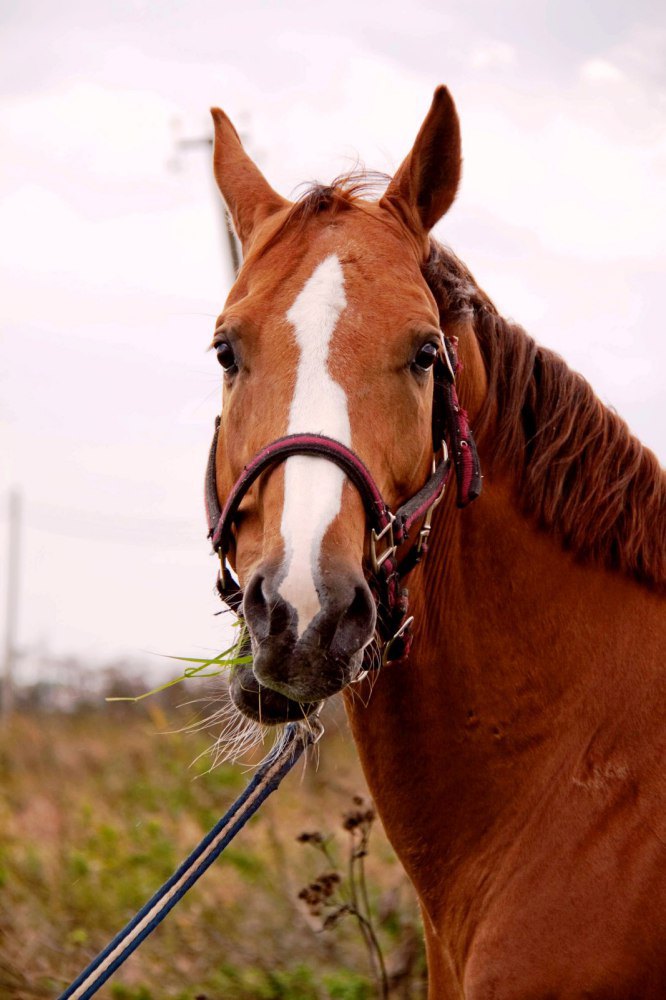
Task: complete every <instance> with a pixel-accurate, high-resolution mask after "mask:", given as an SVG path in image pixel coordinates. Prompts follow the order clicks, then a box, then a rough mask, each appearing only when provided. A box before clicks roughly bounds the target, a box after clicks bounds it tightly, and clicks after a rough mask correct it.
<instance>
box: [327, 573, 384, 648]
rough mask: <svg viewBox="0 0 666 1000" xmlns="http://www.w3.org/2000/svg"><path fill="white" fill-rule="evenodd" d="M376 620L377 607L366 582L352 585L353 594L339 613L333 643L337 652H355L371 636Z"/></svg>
mask: <svg viewBox="0 0 666 1000" xmlns="http://www.w3.org/2000/svg"><path fill="white" fill-rule="evenodd" d="M376 620H377V608H376V606H375V602H374V599H373V597H372V594H371V593H370V588H369V587H368V585H367V583H365V582H364V583H362V584H358V585H357V586H356V587H354V596H353V597H352V600H351V602H350V604H349V605H348V607H347V609H346V611H345V612H344V613H343V614H342V615H341V617H340V620H339V622H338V627H337V630H336V633H335V639H334V645H335V646H336V647H337V649H338V651H339V652H345V653H347V654H348V655H351V654H353V653H355V652H356V651H357V650H359V649H361V647H363V646H365V645H366V643H367V642H368V641H369V640H370V639H371V638H372V635H373V632H374V631H375V623H376Z"/></svg>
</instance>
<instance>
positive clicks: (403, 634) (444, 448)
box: [205, 337, 481, 669]
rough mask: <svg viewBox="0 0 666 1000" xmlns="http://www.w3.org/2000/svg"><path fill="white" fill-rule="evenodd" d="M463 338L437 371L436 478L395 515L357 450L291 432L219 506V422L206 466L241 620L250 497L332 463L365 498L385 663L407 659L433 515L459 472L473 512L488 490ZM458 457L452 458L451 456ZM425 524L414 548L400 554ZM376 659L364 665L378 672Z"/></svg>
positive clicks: (461, 493)
mask: <svg viewBox="0 0 666 1000" xmlns="http://www.w3.org/2000/svg"><path fill="white" fill-rule="evenodd" d="M456 346H457V340H456V338H453V337H451V338H448V337H444V351H443V353H442V354H440V355H438V356H437V359H436V361H435V365H434V367H433V375H434V390H433V408H432V413H433V419H432V428H433V456H434V457H433V472H432V475H431V476H430V478H429V479H428V480H427V482H426V483H425V485H424V486H422V487H421V489H420V490H419V491H418V492H417V493H415V494H414V496H412V497H411V498H410V499H409V500H407V502H406V503H404V504H403V505H402V506H401V507H399V508H398V509H397V510H396V511H395V512H394V511H391V509H390V508H389V507H388V506H387V505H386V504H385V503H384V500H383V498H382V495H381V492H380V490H379V488H378V487H377V484H376V483H375V481H374V479H373V477H372V475H371V474H370V472H369V471H368V469H367V468H366V467H365V465H364V464H363V462H362V461H361V459H360V458H359V457H358V455H356V454H355V453H354V452H353V451H352V450H351V449H350V448H347V446H346V445H344V444H342V443H341V442H340V441H335V440H333V438H329V437H325V436H324V435H323V434H289V435H287V436H286V437H281V438H278V439H277V440H276V441H272V442H271V443H270V444H267V445H266V446H265V447H264V448H262V449H261V451H259V452H258V453H257V454H256V455H255V456H254V458H253V459H252V460H251V461H250V462H248V464H247V465H246V466H245V468H244V469H243V471H242V472H241V474H240V476H239V477H238V479H237V480H236V482H235V484H234V486H233V488H232V490H231V493H230V494H229V496H228V497H227V500H226V503H225V504H224V507H222V508H220V504H219V501H218V494H217V481H216V475H215V456H216V452H217V440H218V435H219V427H220V418H219V417H218V418H217V419H216V421H215V433H214V435H213V442H212V444H211V448H210V453H209V456H208V465H207V468H206V484H205V499H206V518H207V521H208V537H209V538H210V539H211V540H212V544H213V550H214V552H216V553H217V555H218V556H219V559H220V567H221V569H220V573H219V574H218V579H217V589H218V592H219V594H220V597H221V598H222V600H223V601H224V602H225V604H227V605H228V606H229V607H230V608H231V609H232V610H233V611H235V612H236V614H238V615H239V616H241V615H242V608H241V605H242V602H243V591H242V588H241V587H240V585H239V584H238V583H237V581H236V580H235V579H234V577H233V575H232V573H231V571H230V569H229V564H228V562H227V553H228V551H229V548H230V544H231V542H232V537H233V528H234V525H235V522H236V518H237V515H238V509H239V506H240V503H241V501H242V499H243V497H244V496H245V495H246V493H247V492H248V490H249V489H250V487H251V486H252V484H253V483H254V482H255V481H256V480H257V479H258V478H259V476H260V475H261V474H262V473H263V472H266V471H267V470H268V469H271V468H273V467H275V466H276V465H279V464H280V463H282V462H284V461H286V459H288V458H291V457H292V456H293V455H311V456H315V457H317V458H325V459H328V461H330V462H333V463H334V464H335V465H337V466H339V467H340V468H341V469H342V471H343V472H344V473H345V475H346V476H347V478H348V479H349V480H350V482H351V483H352V484H353V485H354V487H355V488H356V489H357V491H358V493H359V494H360V497H361V500H362V501H363V506H364V508H365V512H366V518H367V521H368V525H369V527H370V545H369V553H370V567H369V575H368V584H369V586H370V589H371V591H372V593H373V596H374V598H375V602H376V605H377V638H378V640H379V645H380V648H381V650H382V658H381V662H382V663H392V662H395V661H397V660H402V659H404V658H405V657H406V656H407V655H408V653H409V649H410V646H411V639H412V627H413V623H414V619H413V616H411V615H409V609H408V592H407V590H406V588H405V587H403V585H402V584H403V580H404V578H405V577H406V576H407V574H408V573H409V572H411V570H412V569H414V567H415V566H416V565H417V563H419V562H420V561H421V559H422V558H423V557H424V556H425V554H426V552H427V549H428V536H429V534H430V528H431V521H432V514H433V511H434V509H435V507H436V506H437V504H438V503H439V501H440V500H441V499H442V496H443V495H444V491H445V489H446V486H447V483H448V481H449V478H450V476H451V469H452V467H453V468H455V473H456V480H457V504H458V506H459V507H465V506H467V504H468V503H470V501H472V500H474V499H475V498H476V497H477V496H478V495H479V493H480V492H481V469H480V466H479V458H478V454H477V450H476V445H475V443H474V438H473V436H472V432H471V429H470V426H469V422H468V420H467V414H466V413H465V411H464V410H463V409H462V407H461V406H460V404H459V402H458V394H457V392H456V384H455V377H456V373H457V372H458V370H459V367H460V364H459V361H458V355H457V351H456ZM449 456H451V458H450V457H449ZM419 523H420V525H421V527H420V529H419V532H418V536H417V538H416V541H415V543H414V544H413V545H412V546H411V547H410V548H409V549H408V550H407V551H406V552H405V553H404V554H401V553H400V550H401V549H403V548H404V546H405V544H406V543H407V542H408V541H409V540H410V538H411V532H412V531H413V529H414V528H415V526H416V525H417V524H419ZM375 665H376V664H372V663H370V662H369V661H368V662H367V663H365V664H364V666H365V668H366V669H371V668H372V666H375Z"/></svg>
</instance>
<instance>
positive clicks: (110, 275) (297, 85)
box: [0, 0, 666, 662]
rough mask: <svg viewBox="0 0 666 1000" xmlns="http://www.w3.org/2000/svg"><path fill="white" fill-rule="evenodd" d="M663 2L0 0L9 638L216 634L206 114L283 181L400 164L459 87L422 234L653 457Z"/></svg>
mask: <svg viewBox="0 0 666 1000" xmlns="http://www.w3.org/2000/svg"><path fill="white" fill-rule="evenodd" d="M665 10H666V8H664V5H663V3H657V2H655V3H648V2H638V3H633V4H627V3H626V2H622V3H620V2H618V0H604V2H594V3H590V2H588V3H585V2H581V0H576V2H573V0H561V2H559V3H557V4H553V3H546V2H534V0H513V2H505V3H502V4H497V3H495V2H490V0H488V2H484V0H471V2H470V0H468V2H465V3H460V2H454V3H449V4H446V5H445V4H443V3H440V4H434V3H432V4H429V3H424V2H421V0H413V2H412V3H411V4H410V5H407V4H405V3H404V2H401V3H399V4H398V3H394V2H386V0H382V2H381V3H380V2H376V0H373V2H368V3H359V2H358V0H356V2H354V3H350V2H348V0H342V2H340V0H338V3H336V4H335V5H334V6H332V7H331V6H330V5H326V6H324V5H318V4H316V3H312V2H307V3H306V2H293V0H292V2H289V3H282V4H277V3H268V2H264V3H262V2H258V0H244V2H243V3H233V4H231V3H229V2H226V0H215V2H212V0H188V2H186V3H185V2H173V0H171V2H169V0H167V2H161V3H159V4H157V3H153V4H149V3H147V2H143V0H135V2H129V0H125V2H117V0H115V2H104V0H102V2H95V0H88V2H73V0H59V2H58V3H57V4H54V3H51V2H46V0H43V2H37V0H20V2H19V0H4V3H3V4H2V6H1V8H0V25H1V26H0V46H1V48H0V51H1V65H2V74H1V76H0V88H1V90H0V134H1V135H2V157H1V158H0V196H1V201H0V267H1V274H0V338H1V348H2V357H1V361H0V433H1V435H2V439H1V442H0V443H1V448H2V451H1V453H0V454H1V456H2V458H1V462H2V464H1V467H0V504H1V506H2V511H3V513H2V516H1V517H0V568H1V569H2V570H3V574H2V575H3V579H2V581H1V582H0V598H3V597H4V594H3V593H2V588H4V586H5V581H4V566H5V561H6V560H5V535H6V514H5V506H6V495H7V490H8V488H9V487H10V485H16V486H19V487H20V489H21V491H22V494H23V497H24V501H25V512H24V513H25V517H24V531H23V537H22V541H23V552H22V567H21V569H22V579H21V610H20V633H19V638H20V644H21V646H23V647H31V646H32V647H34V646H35V645H36V644H38V643H41V644H44V645H46V646H48V647H49V648H50V649H52V650H55V651H59V652H68V651H73V652H75V653H77V654H79V655H81V656H82V657H84V658H91V659H93V660H95V661H97V660H103V659H105V658H106V657H110V656H113V655H115V654H118V653H129V654H130V655H134V656H136V655H141V654H143V652H144V651H147V650H152V651H155V652H161V653H165V652H166V653H184V654H189V655H196V651H198V650H219V649H220V648H221V643H222V641H223V640H222V638H221V634H220V619H219V618H214V617H213V616H212V612H213V611H215V610H217V609H218V603H217V600H216V598H215V597H214V595H213V592H212V584H213V580H214V573H215V566H214V562H213V560H212V558H210V557H209V556H208V547H207V543H206V540H205V527H204V516H203V509H202V500H201V493H202V486H201V483H202V477H203V469H204V464H205V458H206V451H207V448H208V445H209V439H210V436H211V433H212V428H213V417H214V414H215V413H216V411H217V410H218V407H219V395H220V374H219V368H218V366H217V365H216V362H215V359H214V357H211V356H210V355H208V354H206V351H205V349H206V347H207V345H208V343H209V340H210V337H211V333H212V330H213V320H214V317H215V316H216V314H217V313H218V312H219V310H220V308H221V306H222V303H223V302H224V299H225V297H226V293H227V291H228V288H229V283H230V269H229V263H228V261H227V259H226V256H225V253H224V250H225V245H224V242H223V240H222V235H221V226H220V212H219V200H218V199H217V197H216V194H215V192H214V189H213V184H212V179H211V170H210V163H209V160H210V155H209V152H207V151H206V149H205V148H203V147H201V148H194V149H192V150H191V151H188V152H186V153H181V154H180V155H177V153H176V142H177V140H178V139H182V138H198V137H205V136H208V135H209V134H210V124H209V117H208V108H209V106H210V105H211V104H219V105H220V106H221V107H223V108H224V109H225V110H226V111H227V112H228V113H229V115H230V116H231V117H232V120H234V121H235V122H236V124H237V126H238V127H239V130H240V131H241V132H242V133H243V135H244V136H245V137H246V142H247V145H248V148H249V149H250V151H251V152H252V154H253V155H254V156H255V157H256V158H257V159H258V161H259V162H260V164H261V166H262V169H263V170H264V172H265V173H266V175H267V176H268V178H269V179H270V181H271V183H272V184H273V186H275V187H276V188H277V189H278V190H280V191H281V192H282V193H284V194H287V195H288V194H290V193H293V192H294V190H295V189H296V187H297V185H298V184H299V183H301V182H303V181H312V180H314V179H318V180H323V181H326V180H330V179H331V178H332V177H334V176H335V175H336V174H338V173H340V172H341V171H343V170H345V169H347V168H349V166H351V165H353V164H354V163H355V161H356V160H357V158H360V159H361V160H362V161H363V162H364V163H365V164H366V165H367V166H368V167H371V168H376V169H381V170H387V171H389V172H390V171H392V170H394V169H395V167H396V166H397V165H398V164H399V162H400V161H401V159H402V157H403V156H404V155H405V153H406V152H407V151H408V149H409V148H410V146H411V143H412V141H413V139H414V137H415V135H416V132H417V130H418V127H419V125H420V123H421V121H422V119H423V117H424V115H425V113H426V111H427V109H428V107H429V104H430V100H431V96H432V91H433V89H434V87H435V86H436V85H437V84H438V83H440V82H444V83H447V84H448V85H449V87H450V88H451V91H452V93H453V95H454V98H455V100H456V102H457V104H458V109H459V112H460V116H461V121H462V129H463V151H464V158H465V162H464V177H463V183H462V186H461V190H460V193H459V196H458V200H457V202H456V204H455V206H454V207H453V209H452V210H451V212H450V213H449V215H448V216H447V217H446V219H445V220H444V222H443V223H441V224H440V226H439V227H438V235H439V236H440V238H442V239H443V240H444V241H445V242H447V243H449V244H450V245H451V246H452V247H453V248H454V249H455V250H456V251H457V252H458V254H459V255H460V256H461V257H462V258H463V259H464V260H465V261H466V263H467V264H468V265H469V266H470V268H471V270H472V272H473V273H474V274H475V276H476V278H477V280H478V281H479V283H480V284H481V286H482V287H484V288H485V289H486V290H487V291H488V292H489V293H490V294H491V296H492V297H493V298H494V299H495V302H496V304H497V305H498V307H499V308H500V309H501V311H502V312H503V313H504V314H505V315H508V316H510V317H512V318H514V319H516V320H518V321H520V322H521V323H522V324H523V325H524V326H525V327H526V328H527V329H528V330H529V332H531V333H532V335H533V336H535V337H536V338H537V339H538V340H539V341H541V342H542V343H544V344H547V345H548V346H551V347H553V348H555V349H556V350H557V351H559V352H560V353H561V354H562V355H563V356H564V357H565V358H566V359H567V360H568V362H569V363H570V364H571V365H572V367H574V368H576V369H578V370H580V371H581V372H583V374H584V375H585V376H586V377H587V378H588V379H589V380H590V382H591V383H592V385H593V386H594V388H595V390H596V391H597V393H598V394H599V395H600V397H601V398H602V399H603V400H604V401H605V402H606V403H608V404H609V405H612V406H614V407H615V408H616V409H617V410H618V411H619V412H620V413H621V414H622V415H623V416H624V417H625V418H626V419H627V420H628V422H629V424H630V426H631V428H632V430H633V431H634V432H635V433H636V434H638V435H639V437H641V438H642V440H643V441H645V442H646V443H647V444H648V445H650V446H651V447H652V448H654V449H655V450H656V452H657V453H658V455H659V456H660V458H661V459H662V462H663V460H664V457H665V456H666V422H665V421H664V417H663V374H662V373H663V371H664V362H665V360H666V346H665V343H664V341H665V336H664V323H663V319H662V316H663V298H664V275H665V272H666V237H665V235H664V234H665V231H666V184H665V183H664V181H665V179H666V17H665V14H664V11H665ZM7 456H8V458H7ZM2 606H3V607H4V600H3V605H2ZM155 662H157V661H155Z"/></svg>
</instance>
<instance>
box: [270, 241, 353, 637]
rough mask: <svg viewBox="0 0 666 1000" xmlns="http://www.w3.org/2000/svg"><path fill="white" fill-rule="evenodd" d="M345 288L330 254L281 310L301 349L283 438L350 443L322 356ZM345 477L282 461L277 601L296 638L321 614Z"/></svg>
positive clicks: (312, 462) (341, 403)
mask: <svg viewBox="0 0 666 1000" xmlns="http://www.w3.org/2000/svg"><path fill="white" fill-rule="evenodd" d="M346 304H347V299H346V298H345V283H344V276H343V274H342V267H341V265H340V261H339V260H338V257H337V256H336V254H331V256H329V257H326V259H325V260H323V261H322V262H321V264H319V265H318V266H317V267H316V268H315V270H314V271H313V273H312V275H311V276H310V277H309V278H308V280H307V281H306V282H305V285H304V286H303V288H302V289H301V291H300V293H299V295H298V297H297V298H296V301H295V302H294V304H293V305H292V307H291V309H290V310H289V312H288V313H287V319H288V320H289V322H290V323H291V324H292V326H293V328H294V333H295V335H296V343H297V344H298V348H299V359H298V368H297V372H296V387H295V389H294V398H293V399H292V401H291V409H290V411H289V426H288V428H287V433H288V434H303V433H309V434H326V435H328V437H332V438H335V439H336V440H337V441H341V442H342V443H343V444H346V445H347V446H348V447H350V446H351V429H350V426H349V413H348V410H347V396H346V395H345V392H344V389H343V388H342V386H340V385H338V383H337V382H334V381H333V379H332V378H331V375H330V372H329V370H328V365H327V361H328V352H329V345H330V342H331V337H332V336H333V331H334V330H335V327H336V324H337V322H338V318H339V316H340V313H341V312H342V310H343V309H344V308H345V306H346ZM344 479H345V476H344V473H343V471H342V469H339V468H338V466H337V465H334V464H333V462H329V461H328V460H327V459H325V458H315V457H310V456H306V455H295V456H294V457H293V458H288V459H287V461H286V462H285V470H284V507H283V509H282V522H281V524H280V530H281V532H282V538H283V539H284V549H285V557H284V564H283V566H284V567H285V568H286V575H285V577H284V579H283V580H282V583H281V584H280V587H279V592H280V594H281V596H282V597H283V598H284V599H285V601H288V603H289V604H291V606H292V607H293V608H294V610H295V611H296V614H297V616H298V620H297V633H298V636H299V637H300V636H301V635H303V632H305V630H306V628H307V627H308V625H309V624H310V622H311V621H312V619H313V618H314V617H315V615H316V614H317V612H318V611H319V609H320V603H319V595H318V594H317V587H316V584H315V575H316V573H317V570H318V567H319V557H320V552H321V543H322V540H323V538H324V535H325V534H326V529H327V528H328V526H329V525H330V524H331V522H332V521H333V519H334V518H335V516H336V514H337V513H338V512H339V510H340V503H341V500H342V486H343V483H344Z"/></svg>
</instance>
